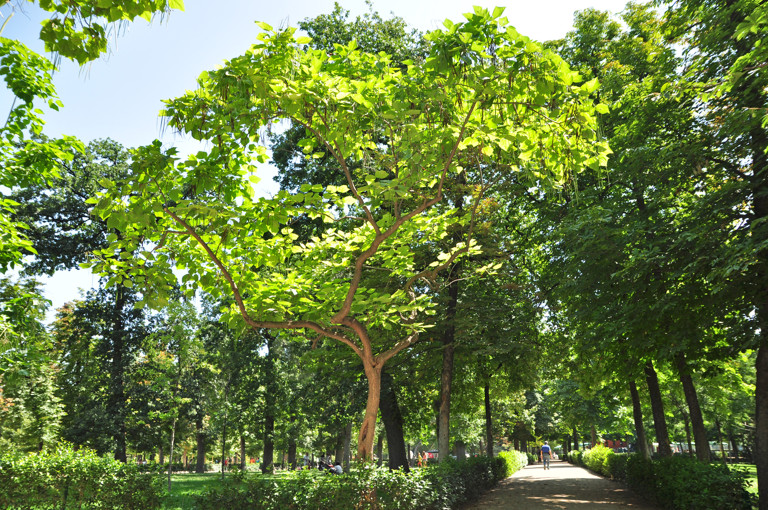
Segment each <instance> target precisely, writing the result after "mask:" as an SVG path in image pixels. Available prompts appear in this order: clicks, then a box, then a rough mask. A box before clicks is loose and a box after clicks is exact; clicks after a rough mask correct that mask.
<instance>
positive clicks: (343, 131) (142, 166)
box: [96, 8, 607, 458]
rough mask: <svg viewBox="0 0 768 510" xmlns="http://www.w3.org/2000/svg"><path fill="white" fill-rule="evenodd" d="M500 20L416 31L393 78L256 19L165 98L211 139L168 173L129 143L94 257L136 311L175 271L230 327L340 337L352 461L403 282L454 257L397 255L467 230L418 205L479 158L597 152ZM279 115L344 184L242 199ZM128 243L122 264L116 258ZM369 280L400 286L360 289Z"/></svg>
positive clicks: (385, 61)
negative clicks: (356, 405) (353, 405)
mask: <svg viewBox="0 0 768 510" xmlns="http://www.w3.org/2000/svg"><path fill="white" fill-rule="evenodd" d="M502 11H503V9H498V10H496V11H495V12H494V13H493V14H491V13H490V12H488V11H486V10H483V9H479V8H478V9H476V11H475V13H473V14H470V15H469V16H468V18H467V21H466V22H463V23H456V24H453V23H450V22H448V23H447V26H448V27H449V28H447V29H446V30H445V31H441V30H438V31H434V32H431V33H430V35H429V42H430V54H429V57H428V58H427V59H426V61H425V62H424V63H423V64H416V63H414V64H413V65H409V66H408V67H407V69H402V68H401V66H396V65H394V64H393V63H392V61H391V59H390V58H389V57H388V56H386V55H385V54H382V53H380V54H378V55H371V54H367V53H363V52H360V51H357V50H356V49H354V44H350V45H348V46H347V47H342V46H336V47H335V51H334V54H333V55H329V54H328V53H326V52H323V51H318V50H311V49H303V48H302V47H301V46H300V44H301V43H304V42H308V41H307V40H303V39H299V40H295V39H294V38H293V33H294V30H293V29H288V30H284V31H273V30H271V27H269V26H268V25H265V24H261V26H262V27H263V28H264V29H265V30H266V32H265V33H262V34H261V35H260V36H259V42H258V43H257V45H256V46H255V47H254V48H252V50H250V51H249V52H248V53H247V54H246V55H244V56H242V57H238V58H235V59H233V60H231V61H229V62H228V63H226V64H225V66H224V67H223V68H222V69H220V70H217V71H210V72H206V73H203V75H202V76H201V78H200V80H199V86H200V89H199V90H198V91H196V92H194V93H190V94H188V95H186V96H183V97H181V98H178V99H176V100H173V101H169V102H168V105H167V108H166V110H165V115H167V116H168V117H169V123H170V124H171V125H172V126H174V127H176V128H179V129H184V130H186V131H188V132H190V133H191V134H192V135H193V136H194V137H195V138H198V139H205V140H210V141H211V142H212V143H213V144H214V147H213V148H212V149H211V150H210V151H209V152H199V153H197V154H196V155H193V156H191V157H190V158H188V159H187V161H185V162H183V163H179V164H176V163H175V162H174V158H173V154H174V153H175V151H171V152H169V153H164V152H163V151H162V150H161V148H160V144H159V142H157V143H155V144H153V145H152V146H149V147H144V148H142V149H140V150H139V151H137V153H136V157H135V160H136V164H135V165H134V173H133V176H132V177H131V178H130V179H128V180H127V181H125V182H123V183H120V184H115V185H113V186H111V187H110V190H109V192H108V193H106V194H105V195H104V196H103V197H102V198H101V199H100V200H98V201H97V202H98V204H97V210H98V212H99V214H100V215H101V216H102V217H103V218H104V219H105V220H106V221H107V223H108V225H109V226H113V225H114V226H115V227H117V228H119V229H120V230H121V232H122V233H123V238H122V239H120V240H117V241H115V242H114V243H113V245H112V246H111V247H110V248H109V249H107V250H103V251H101V252H100V256H101V260H100V261H99V262H98V264H97V265H96V267H97V269H98V270H100V271H103V272H110V273H112V274H115V275H116V276H114V277H113V280H114V281H115V282H116V283H118V282H120V281H123V280H124V279H125V278H126V277H127V276H128V274H134V275H137V276H138V277H139V278H140V279H141V280H142V281H143V282H144V285H143V290H144V295H145V296H146V302H147V303H148V304H151V305H157V304H158V303H162V300H163V299H164V297H163V296H164V289H168V288H170V287H169V285H170V284H171V283H173V284H175V281H176V277H175V276H174V274H173V273H172V272H171V271H170V269H171V267H173V266H176V267H186V268H188V270H189V272H188V273H187V274H186V275H185V276H184V277H183V281H182V284H183V286H184V288H185V289H187V290H198V289H199V288H203V289H206V290H208V291H209V292H211V293H212V294H214V295H216V296H219V295H229V296H232V297H233V298H234V302H235V304H234V305H233V307H232V309H231V317H232V320H233V324H238V323H239V324H241V325H243V326H247V327H252V328H268V329H306V330H311V331H313V332H315V333H317V334H319V335H322V336H325V337H328V338H332V339H335V340H338V341H339V342H341V343H343V344H345V345H346V346H347V347H349V348H350V349H351V350H352V351H353V352H354V353H355V354H356V355H357V356H358V357H359V359H360V361H361V362H362V364H363V367H364V373H365V375H366V379H367V381H368V384H369V394H368V401H367V407H366V413H365V417H364V419H363V423H362V425H361V427H360V432H359V435H358V455H359V457H361V458H370V456H371V454H372V446H373V433H374V426H375V421H376V415H377V412H378V407H379V393H380V389H381V370H382V368H383V366H384V365H385V364H386V362H387V361H388V360H390V359H391V358H392V357H394V356H395V355H396V354H397V353H399V352H400V351H402V350H403V349H405V348H407V347H409V346H410V345H412V344H413V343H414V342H415V341H416V340H417V339H418V337H419V334H420V332H421V331H422V329H423V322H422V321H421V320H420V319H419V316H420V314H421V313H422V312H424V311H426V310H428V309H430V308H431V305H430V304H429V303H428V300H429V295H428V294H427V293H426V289H427V288H426V287H424V286H422V285H416V283H417V282H421V281H429V280H430V279H432V278H434V276H435V275H436V274H437V273H438V272H439V271H441V270H443V269H445V268H447V267H449V266H450V265H451V264H453V263H454V261H456V260H457V259H458V258H459V257H461V256H463V255H464V254H466V253H470V252H471V251H472V246H473V243H472V242H471V239H469V238H465V239H464V240H463V241H462V242H461V243H460V244H458V245H454V246H453V247H452V248H451V249H449V250H447V251H445V252H443V253H441V254H438V256H437V257H436V260H434V259H430V260H414V257H413V255H412V252H411V249H412V246H413V245H414V244H421V243H423V242H425V241H436V240H438V239H441V238H443V237H444V236H445V235H446V232H447V229H448V227H449V226H450V225H451V224H455V223H459V222H460V223H467V224H470V223H471V217H464V218H457V217H456V214H455V211H453V210H451V209H448V210H441V209H440V208H437V207H436V205H437V204H440V203H441V201H442V199H443V193H444V188H445V183H446V181H447V179H448V178H449V177H451V176H453V175H455V174H456V173H458V172H462V171H465V168H466V167H465V165H466V162H469V163H473V168H477V169H478V171H477V172H474V173H473V175H472V176H471V181H469V180H468V182H469V183H470V184H472V185H475V186H476V188H474V189H475V190H476V193H478V194H479V193H481V191H482V189H483V187H484V184H485V179H484V175H485V174H484V173H483V171H482V170H483V169H484V168H485V166H484V164H483V163H484V162H486V163H487V162H489V161H495V163H496V165H498V167H499V168H504V169H506V170H505V171H520V172H525V173H529V174H530V175H531V176H538V177H539V178H540V179H541V181H540V182H541V184H542V185H543V186H557V185H562V184H563V183H564V182H566V181H567V179H568V178H569V177H570V176H571V175H572V173H574V172H578V171H581V170H582V169H583V168H584V167H586V166H591V167H594V168H599V166H600V165H601V163H604V160H605V155H606V152H607V148H606V146H605V144H604V143H603V142H599V141H598V142H596V141H595V139H596V136H597V132H596V126H595V118H594V115H593V112H594V105H593V104H592V103H591V101H585V99H586V97H587V96H588V94H589V93H591V92H592V91H593V90H594V88H595V87H596V82H590V83H587V84H585V85H583V86H581V87H578V86H573V79H574V77H575V75H574V74H573V73H572V72H571V71H570V70H569V69H568V67H567V66H566V65H565V63H564V62H563V61H562V60H561V59H560V58H559V57H557V56H555V55H554V53H552V52H549V51H545V50H542V48H541V47H540V46H538V45H537V44H535V43H533V42H531V41H530V40H528V39H526V38H523V37H521V36H519V35H518V34H517V33H516V32H515V31H514V30H511V29H510V30H508V29H507V26H506V24H507V23H506V20H505V19H502V18H501V13H502ZM532 62H536V65H529V64H530V63H532ZM501 63H503V64H504V65H499V64H501ZM283 118H290V119H292V120H293V121H294V122H297V123H301V124H304V125H305V126H306V128H307V130H308V131H309V134H310V136H309V137H308V138H307V139H305V140H304V141H303V143H302V145H303V147H304V149H305V151H306V152H307V153H311V154H315V153H317V154H319V155H321V156H322V155H323V154H326V153H327V154H330V155H332V156H333V157H334V159H335V160H336V162H337V163H338V165H339V168H340V169H342V171H343V174H344V176H345V179H346V185H343V186H329V187H326V188H325V189H323V187H322V186H321V185H314V186H313V185H310V184H307V185H305V186H304V187H303V188H302V189H303V191H302V192H300V193H298V194H294V195H289V194H288V193H285V192H281V193H278V195H277V196H276V197H274V198H271V199H266V198H261V199H259V200H254V199H253V190H252V187H251V182H250V180H249V179H250V177H251V176H252V172H253V170H252V166H251V163H252V161H253V158H254V157H258V158H259V159H261V160H264V158H265V156H264V155H265V153H266V149H265V148H264V147H260V146H257V145H256V144H255V143H252V142H251V140H255V139H257V138H258V137H259V133H260V129H261V128H262V127H263V126H266V125H269V124H270V123H271V122H272V121H273V120H275V119H283ZM382 137H385V138H384V140H383V141H382ZM541 148H545V149H546V157H544V155H543V154H541V155H540V156H539V155H538V151H539V150H540V149H541ZM350 159H351V160H354V161H356V162H358V163H359V164H360V167H359V169H357V170H354V169H352V168H351V167H350V166H349V165H348V161H349V160H350ZM475 204H476V202H475V203H474V204H473V206H472V207H470V208H468V212H470V213H471V212H473V211H475V207H474V205H475ZM304 215H308V216H309V217H310V218H325V219H326V220H328V221H330V222H336V223H337V224H338V225H339V226H340V227H342V228H335V229H329V230H326V231H324V232H323V233H322V234H321V235H319V236H318V237H316V238H313V239H312V240H311V242H307V243H305V244H302V245H300V246H296V245H295V244H294V243H293V241H294V240H295V239H296V237H297V236H296V234H295V233H293V232H292V231H291V229H290V228H289V227H288V226H289V225H290V222H291V221H292V218H296V217H300V216H304ZM470 232H471V229H470ZM147 243H151V245H150V244H147ZM140 245H144V246H145V248H146V249H144V250H143V251H142V252H141V255H140V256H138V257H120V256H119V253H118V252H119V251H120V250H122V249H126V248H127V249H133V248H138V247H139V246H140ZM148 259H152V261H151V264H147V261H148ZM255 269H259V270H260V271H259V273H258V275H259V276H258V278H257V277H256V274H257V272H256V271H255ZM371 271H374V272H375V271H382V273H381V274H388V275H389V277H390V278H392V279H393V280H394V281H399V282H401V283H400V285H401V287H400V289H399V290H398V291H397V292H395V293H393V294H391V293H383V292H381V291H380V290H379V288H375V287H367V286H365V285H364V284H363V281H364V280H363V276H364V275H366V274H368V273H369V272H371ZM378 327H382V328H385V329H392V330H393V331H397V337H398V338H399V340H398V341H397V343H395V344H394V345H392V344H389V345H379V342H378V340H377V339H376V338H374V337H372V336H371V331H372V330H373V328H378Z"/></svg>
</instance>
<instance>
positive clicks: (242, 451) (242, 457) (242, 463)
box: [240, 432, 245, 471]
mask: <svg viewBox="0 0 768 510" xmlns="http://www.w3.org/2000/svg"><path fill="white" fill-rule="evenodd" d="M240 469H242V470H243V471H245V435H243V433H242V432H241V433H240Z"/></svg>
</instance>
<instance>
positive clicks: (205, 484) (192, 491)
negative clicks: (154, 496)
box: [162, 471, 291, 510]
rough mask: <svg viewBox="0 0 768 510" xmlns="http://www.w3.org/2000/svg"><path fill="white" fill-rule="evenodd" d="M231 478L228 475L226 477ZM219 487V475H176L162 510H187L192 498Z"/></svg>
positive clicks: (281, 475) (165, 479) (283, 474)
mask: <svg viewBox="0 0 768 510" xmlns="http://www.w3.org/2000/svg"><path fill="white" fill-rule="evenodd" d="M230 476H232V475H231V474H230V473H228V474H227V477H230ZM248 476H249V477H251V476H259V477H273V476H274V477H277V478H285V477H288V476H291V472H290V471H278V472H277V474H275V475H262V474H260V473H258V472H255V471H251V472H249V473H248ZM162 477H163V483H164V484H165V485H164V487H166V488H167V487H168V475H167V474H163V475H162ZM218 487H221V473H220V472H211V473H202V474H199V473H176V474H174V475H173V477H171V495H170V496H169V497H168V498H166V500H165V502H164V504H163V507H162V508H163V509H164V510H189V509H190V508H192V506H193V503H194V502H195V500H194V496H196V495H198V494H202V493H203V492H205V491H206V490H208V489H214V488H218Z"/></svg>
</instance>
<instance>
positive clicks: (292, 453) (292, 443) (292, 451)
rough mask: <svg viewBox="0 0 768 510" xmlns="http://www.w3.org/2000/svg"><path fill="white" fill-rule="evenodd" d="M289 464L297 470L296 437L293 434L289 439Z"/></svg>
mask: <svg viewBox="0 0 768 510" xmlns="http://www.w3.org/2000/svg"><path fill="white" fill-rule="evenodd" d="M288 465H290V466H291V470H293V471H296V438H295V437H293V436H291V438H290V439H289V440H288Z"/></svg>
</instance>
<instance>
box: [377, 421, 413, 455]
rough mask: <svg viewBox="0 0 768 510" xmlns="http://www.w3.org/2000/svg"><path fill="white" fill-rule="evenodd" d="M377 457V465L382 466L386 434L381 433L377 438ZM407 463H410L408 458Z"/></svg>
mask: <svg viewBox="0 0 768 510" xmlns="http://www.w3.org/2000/svg"><path fill="white" fill-rule="evenodd" d="M382 414H384V413H382ZM387 448H389V445H387ZM376 457H377V458H376V465H377V466H378V467H381V465H382V463H383V462H384V436H383V435H381V434H379V438H378V439H377V440H376ZM405 464H406V465H408V459H406V460H405Z"/></svg>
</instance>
